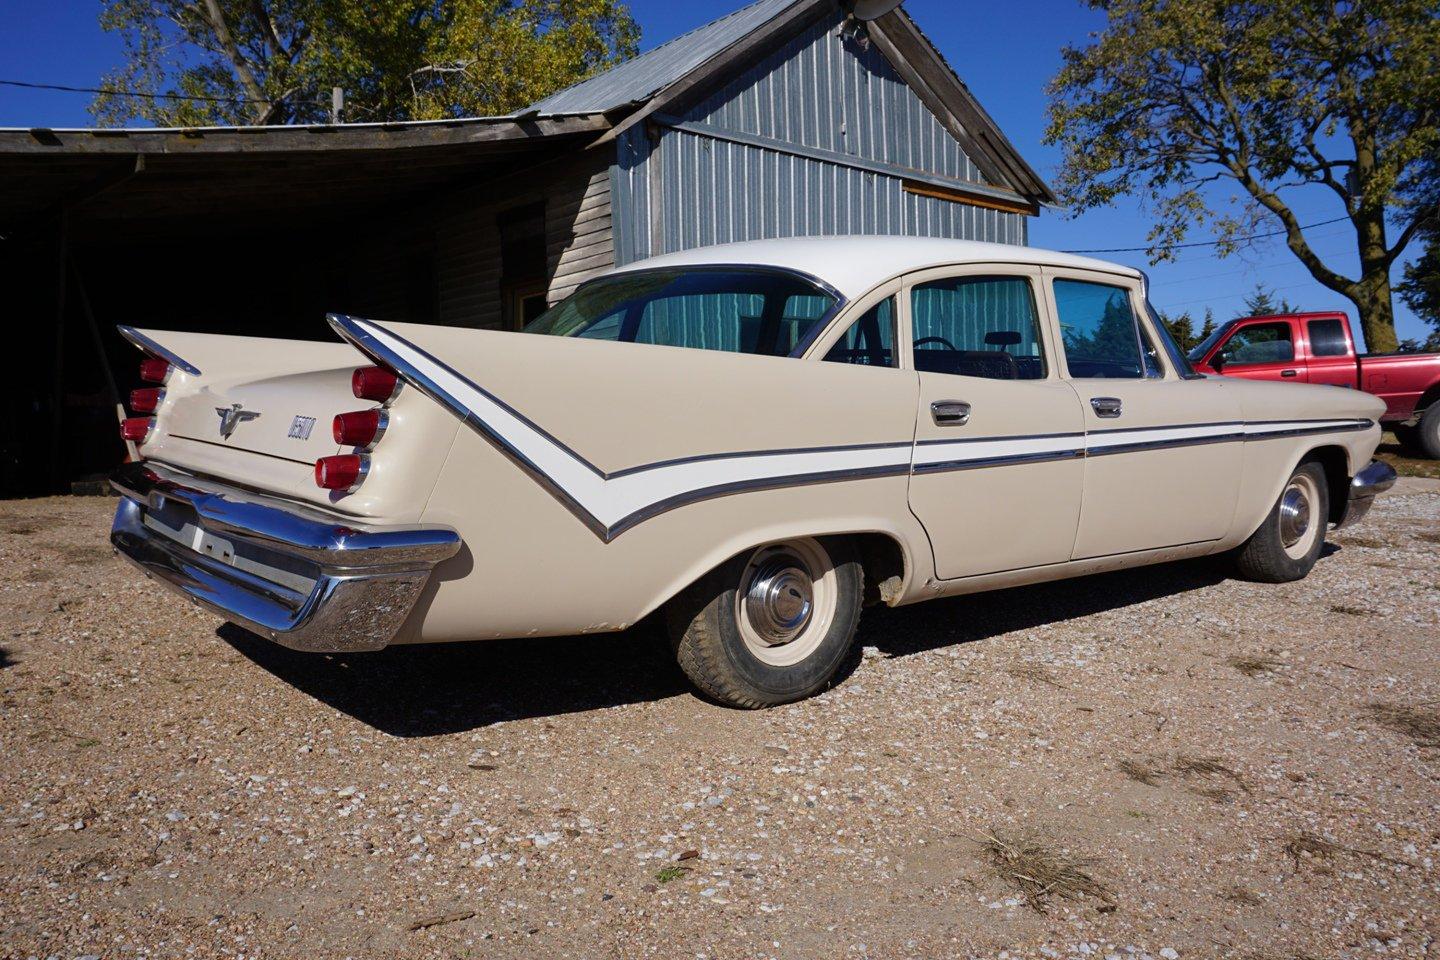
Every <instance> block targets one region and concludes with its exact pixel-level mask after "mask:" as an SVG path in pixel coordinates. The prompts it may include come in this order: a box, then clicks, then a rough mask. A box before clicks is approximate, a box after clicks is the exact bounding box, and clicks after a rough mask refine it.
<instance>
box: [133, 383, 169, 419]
mask: <svg viewBox="0 0 1440 960" xmlns="http://www.w3.org/2000/svg"><path fill="white" fill-rule="evenodd" d="M162 392H163V391H161V389H160V388H159V387H141V388H140V389H139V390H131V391H130V409H131V410H132V411H134V412H135V413H154V412H155V408H156V407H158V406H160V395H161V393H162Z"/></svg>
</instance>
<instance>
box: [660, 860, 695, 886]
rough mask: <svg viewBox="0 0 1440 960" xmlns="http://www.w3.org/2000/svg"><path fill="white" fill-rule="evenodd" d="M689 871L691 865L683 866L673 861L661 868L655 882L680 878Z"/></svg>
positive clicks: (665, 881) (667, 881) (666, 881)
mask: <svg viewBox="0 0 1440 960" xmlns="http://www.w3.org/2000/svg"><path fill="white" fill-rule="evenodd" d="M689 872H690V868H689V867H681V866H677V865H676V864H673V863H672V864H670V865H668V866H664V867H661V868H660V872H658V873H656V874H655V882H656V883H669V882H670V881H671V880H679V879H680V878H681V877H683V876H685V874H687V873H689Z"/></svg>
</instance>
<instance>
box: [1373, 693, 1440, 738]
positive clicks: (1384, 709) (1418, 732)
mask: <svg viewBox="0 0 1440 960" xmlns="http://www.w3.org/2000/svg"><path fill="white" fill-rule="evenodd" d="M1365 714H1366V715H1367V716H1368V717H1369V718H1370V719H1371V720H1375V721H1377V722H1379V723H1382V724H1384V725H1385V726H1387V727H1389V728H1390V729H1391V730H1394V731H1396V732H1397V733H1403V734H1405V736H1407V737H1409V738H1410V739H1411V740H1414V741H1415V742H1416V743H1417V744H1419V745H1420V746H1422V747H1440V710H1436V709H1435V708H1434V707H1433V706H1428V705H1426V706H1421V707H1416V706H1411V705H1409V704H1404V703H1372V704H1370V705H1368V706H1367V707H1366V708H1365Z"/></svg>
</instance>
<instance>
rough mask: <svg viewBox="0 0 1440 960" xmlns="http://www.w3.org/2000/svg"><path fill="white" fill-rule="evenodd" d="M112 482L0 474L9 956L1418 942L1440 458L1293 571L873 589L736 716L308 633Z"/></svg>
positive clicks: (651, 663)
mask: <svg viewBox="0 0 1440 960" xmlns="http://www.w3.org/2000/svg"><path fill="white" fill-rule="evenodd" d="M113 507H114V501H111V500H106V499H102V498H90V499H50V500H31V501H23V502H8V503H0V558H3V561H4V570H5V571H6V576H5V578H4V581H3V584H0V624H3V632H0V687H3V700H0V702H3V723H0V956H3V957H29V956H36V957H50V956H55V957H62V958H74V957H77V956H82V955H89V956H92V957H105V958H111V957H132V956H154V957H167V958H168V957H182V956H192V955H193V956H246V957H251V956H254V957H304V958H327V957H332V956H333V957H341V956H348V957H357V958H372V957H373V958H380V957H387V958H388V957H429V956H434V957H447V958H448V957H485V958H510V957H526V958H529V957H537V958H550V957H583V958H597V957H625V958H630V957H644V956H657V957H665V958H691V957H711V958H747V957H762V956H774V957H784V958H794V957H823V958H850V957H947V958H948V957H970V956H975V957H995V956H1007V955H1008V956H1009V957H1041V956H1043V957H1061V956H1063V957H1069V956H1089V957H1104V956H1108V955H1111V954H1115V955H1119V956H1121V957H1124V958H1127V960H1128V958H1129V957H1131V956H1135V957H1140V956H1145V955H1149V956H1152V957H1163V958H1173V957H1176V956H1180V957H1212V956H1213V957H1236V956H1241V957H1251V956H1253V957H1257V958H1259V957H1265V958H1277V960H1278V958H1291V957H1341V956H1357V957H1358V956H1367V957H1368V956H1374V955H1394V956H1405V957H1420V956H1435V955H1437V954H1440V739H1437V738H1440V731H1437V710H1440V653H1437V647H1440V482H1435V481H1427V480H1407V481H1404V482H1402V485H1401V487H1399V488H1397V492H1396V493H1395V494H1392V495H1391V496H1389V497H1388V498H1385V499H1383V500H1382V502H1381V505H1380V506H1379V507H1377V509H1376V510H1375V512H1374V513H1372V514H1371V518H1370V519H1369V520H1368V521H1367V523H1366V524H1364V525H1363V526H1361V527H1359V528H1357V529H1355V530H1353V531H1345V532H1343V533H1340V534H1338V535H1334V536H1332V542H1333V546H1332V547H1331V548H1329V550H1328V551H1327V555H1326V556H1325V557H1324V558H1323V559H1322V560H1321V561H1320V563H1319V565H1318V566H1317V568H1316V570H1315V571H1314V573H1313V574H1311V576H1310V577H1309V579H1307V580H1305V581H1303V582H1301V583H1297V584H1290V585H1286V586H1279V587H1275V586H1262V585H1257V584H1249V583H1241V582H1238V581H1234V580H1229V579H1226V578H1225V571H1224V569H1223V567H1221V566H1217V565H1216V564H1214V563H1211V562H1195V563H1185V564H1177V565H1169V566H1164V567H1154V568H1149V569H1142V570H1138V571H1132V572H1127V573H1120V574H1111V575H1105V576H1099V577H1091V578H1087V579H1082V580H1075V581H1070V582H1068V583H1061V584H1052V585H1046V586H1040V587H1030V588H1025V589H1020V590H1011V591H1007V592H1003V593H995V594H989V595H983V596H977V597H969V598H959V599H954V600H942V601H936V602H932V603H928V604H923V605H920V606H915V607H910V608H905V609H900V610H885V609H880V610H871V611H868V612H867V613H866V615H865V618H864V620H863V622H862V625H861V630H860V642H861V644H862V646H863V651H864V652H863V656H859V657H857V658H856V661H855V663H854V665H853V672H852V673H851V674H850V675H849V676H848V677H847V678H846V679H845V680H844V681H843V682H842V683H841V684H840V685H839V686H838V687H837V688H836V689H834V690H832V691H830V692H829V693H827V694H825V695H824V696H821V697H819V698H817V699H815V700H812V701H809V702H806V703H801V704H796V705H793V706H789V707H782V708H779V709H775V710H770V711H765V712H758V713H747V712H740V711H735V710H729V709H724V708H720V707H716V706H712V705H710V704H707V703H705V702H703V701H701V700H699V699H697V698H696V697H695V696H692V695H691V694H690V693H689V692H688V691H687V689H686V687H685V686H684V684H683V682H682V679H681V677H680V675H679V674H678V672H677V671H676V669H675V668H674V667H673V666H672V665H671V664H670V663H669V662H668V661H667V660H666V659H665V657H664V656H663V655H661V654H660V653H659V652H658V651H657V646H656V644H655V643H654V641H653V640H652V639H651V638H650V637H649V636H647V635H645V634H642V633H638V632H634V633H629V634H623V635H619V636H613V637H592V638H586V639H563V640H524V641H505V642H491V643H479V644H464V645H455V646H449V647H438V648H436V647H431V648H408V649H407V648H400V649H397V650H393V651H386V652H383V653H379V654H368V655H358V656H348V657H322V656H317V655H305V654H295V653H291V652H289V651H286V650H283V649H280V648H278V647H275V646H273V645H270V644H268V643H266V642H263V641H261V640H258V639H256V638H255V637H253V636H251V635H249V634H246V633H244V632H243V631H240V630H237V629H235V628H233V627H219V625H218V623H217V622H216V620H215V619H214V618H213V617H211V616H209V615H208V614H205V613H203V612H200V611H199V610H196V609H194V608H192V607H191V606H189V605H188V604H186V603H184V602H182V601H181V600H179V599H177V598H176V597H173V596H171V595H170V594H168V593H166V592H163V591H162V590H161V589H159V588H158V587H155V586H153V585H150V584H148V583H147V582H145V581H144V580H143V579H142V578H140V577H139V575H138V574H136V573H135V572H134V571H132V570H131V569H130V568H129V567H127V566H124V565H122V564H121V563H120V562H119V561H117V560H115V559H113V558H112V557H111V554H110V550H109V548H108V546H107V544H106V540H105V534H106V531H107V529H108V524H109V517H110V513H111V511H112V510H113ZM217 627H219V629H218V630H217ZM1002 951H1008V954H1007V953H1004V952H1002Z"/></svg>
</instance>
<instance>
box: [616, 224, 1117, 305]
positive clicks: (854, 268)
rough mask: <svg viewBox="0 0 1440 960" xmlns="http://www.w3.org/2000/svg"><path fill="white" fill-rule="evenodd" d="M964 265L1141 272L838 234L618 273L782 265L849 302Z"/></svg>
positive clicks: (1008, 249)
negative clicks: (933, 270) (897, 280)
mask: <svg viewBox="0 0 1440 960" xmlns="http://www.w3.org/2000/svg"><path fill="white" fill-rule="evenodd" d="M966 263H1023V264H1040V265H1043V266H1049V267H1075V268H1077V269H1083V270H1103V271H1105V272H1108V273H1118V274H1122V275H1124V276H1127V277H1139V276H1140V271H1138V270H1136V269H1134V268H1133V267H1123V266H1120V265H1119V264H1116V263H1109V262H1107V261H1105V260H1093V259H1091V258H1089V257H1080V256H1076V255H1075V254H1073V253H1061V252H1059V251H1057V250H1041V249H1039V248H1036V247H1023V246H1019V245H1017V244H1010V243H980V242H978V241H975V240H947V239H943V238H937V237H895V236H837V237H792V238H789V239H783V240H747V241H744V242H742V243H722V244H717V245H715V246H710V247H696V248H694V249H691V250H682V251H680V252H679V253H667V254H662V255H661V256H658V257H651V258H649V259H647V260H638V261H636V262H635V263H631V264H627V265H626V266H624V267H621V268H620V269H621V270H623V271H630V270H646V269H650V268H652V267H674V266H693V265H696V264H735V265H746V266H750V265H754V266H771V267H783V268H786V269H789V270H798V271H800V272H802V273H807V274H809V275H810V276H812V277H816V278H817V279H819V280H823V281H824V282H825V283H827V284H829V285H830V286H831V287H834V288H835V289H836V290H838V291H839V292H840V293H841V295H843V296H844V297H845V298H846V299H853V298H854V297H858V296H861V295H862V294H864V293H866V292H867V291H869V290H871V289H873V288H874V287H875V286H876V285H877V284H880V283H883V282H885V281H886V280H889V279H891V278H892V277H896V276H899V275H900V274H903V273H909V272H911V271H914V270H923V269H925V268H927V267H939V266H948V265H951V264H966Z"/></svg>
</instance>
